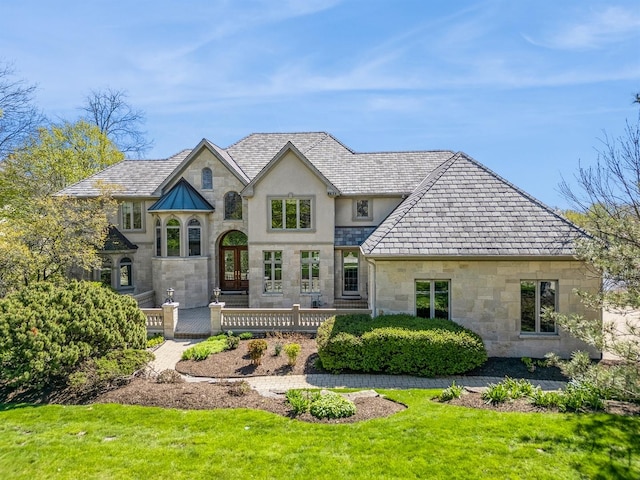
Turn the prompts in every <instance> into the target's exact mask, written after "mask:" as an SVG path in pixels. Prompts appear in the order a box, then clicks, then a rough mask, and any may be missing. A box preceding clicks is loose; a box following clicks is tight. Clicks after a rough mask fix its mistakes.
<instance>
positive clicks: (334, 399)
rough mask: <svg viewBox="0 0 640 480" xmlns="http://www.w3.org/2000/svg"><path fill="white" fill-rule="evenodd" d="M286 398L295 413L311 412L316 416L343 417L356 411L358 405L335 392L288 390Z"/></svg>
mask: <svg viewBox="0 0 640 480" xmlns="http://www.w3.org/2000/svg"><path fill="white" fill-rule="evenodd" d="M286 398H287V402H289V404H290V405H291V408H292V410H293V413H294V415H301V414H303V413H307V412H309V413H311V415H313V416H314V417H316V418H343V417H350V416H352V415H354V414H355V413H356V405H355V404H354V403H353V402H352V401H351V400H347V399H346V398H344V397H343V396H342V395H340V394H338V393H335V392H329V391H323V392H312V391H310V390H288V391H287V393H286Z"/></svg>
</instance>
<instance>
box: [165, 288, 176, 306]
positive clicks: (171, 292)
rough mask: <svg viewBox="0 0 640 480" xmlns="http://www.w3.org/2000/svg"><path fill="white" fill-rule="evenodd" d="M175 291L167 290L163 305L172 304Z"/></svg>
mask: <svg viewBox="0 0 640 480" xmlns="http://www.w3.org/2000/svg"><path fill="white" fill-rule="evenodd" d="M174 292H175V290H174V289H173V288H171V287H169V288H167V299H166V300H165V303H173V294H174Z"/></svg>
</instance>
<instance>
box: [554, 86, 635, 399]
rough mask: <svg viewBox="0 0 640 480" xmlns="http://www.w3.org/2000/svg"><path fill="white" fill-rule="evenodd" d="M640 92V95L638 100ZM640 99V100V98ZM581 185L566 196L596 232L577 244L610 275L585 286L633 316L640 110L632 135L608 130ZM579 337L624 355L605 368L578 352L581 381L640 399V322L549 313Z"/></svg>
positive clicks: (585, 297) (579, 177)
mask: <svg viewBox="0 0 640 480" xmlns="http://www.w3.org/2000/svg"><path fill="white" fill-rule="evenodd" d="M639 100H640V98H638V96H637V97H636V100H635V102H638V101H639ZM639 103H640V102H639ZM575 179H576V184H577V187H571V186H570V185H569V184H568V183H567V182H566V181H564V180H563V181H562V183H561V185H560V190H561V192H562V194H563V196H564V197H565V198H566V199H567V200H568V201H569V202H570V203H571V204H572V206H573V208H574V209H575V210H577V211H578V212H580V213H581V214H582V215H581V217H580V220H581V222H580V223H581V226H582V227H583V228H584V229H585V230H586V231H587V232H588V233H589V234H590V236H589V237H588V238H583V239H581V240H579V241H577V243H576V251H577V255H578V257H579V258H581V259H582V260H584V261H585V262H586V264H587V265H588V266H589V267H590V268H591V269H592V270H593V272H594V273H595V274H597V275H598V276H600V277H601V278H603V280H604V281H603V286H602V289H601V291H600V292H597V293H589V292H577V293H578V295H579V296H580V297H581V300H582V301H583V303H584V304H585V305H587V306H588V307H590V308H592V309H593V310H594V311H598V310H600V311H602V309H604V310H606V311H609V312H618V313H620V314H621V315H625V314H627V313H628V312H630V311H634V310H637V309H640V181H639V179H640V116H639V117H638V119H637V120H636V122H634V123H630V122H627V124H626V128H625V131H624V134H623V135H622V136H620V137H618V138H610V137H609V136H607V135H606V134H605V137H604V139H603V140H602V148H601V149H600V150H598V156H597V162H596V164H595V165H594V166H590V167H583V166H582V165H581V166H580V167H579V169H578V172H577V174H576V175H575ZM549 315H551V316H553V317H554V318H555V319H556V321H557V322H558V324H559V325H560V326H561V327H563V328H564V329H566V330H568V331H569V332H570V333H572V334H573V335H574V336H576V337H577V338H579V339H581V340H584V341H585V342H587V343H588V344H590V345H593V346H595V347H597V348H598V349H599V350H601V351H608V352H611V353H613V354H615V355H617V356H618V357H619V358H620V363H619V365H617V366H616V367H615V368H609V369H604V368H602V367H600V366H594V365H592V364H591V363H590V362H588V357H587V356H586V354H584V353H582V354H576V355H575V356H574V359H573V362H571V363H569V364H564V367H565V368H566V369H567V371H568V372H569V373H571V375H572V376H573V377H575V378H577V379H578V380H582V381H586V382H589V383H590V384H592V385H595V387H596V388H598V389H599V390H600V391H602V392H606V393H607V394H609V395H612V396H617V397H620V398H625V399H634V400H639V399H640V325H639V324H638V323H637V322H635V321H634V320H631V318H630V317H628V319H627V321H626V322H624V324H623V325H621V324H620V323H619V322H617V323H616V322H605V324H604V325H602V324H601V323H600V321H599V319H597V318H585V317H583V316H579V315H562V314H558V313H549Z"/></svg>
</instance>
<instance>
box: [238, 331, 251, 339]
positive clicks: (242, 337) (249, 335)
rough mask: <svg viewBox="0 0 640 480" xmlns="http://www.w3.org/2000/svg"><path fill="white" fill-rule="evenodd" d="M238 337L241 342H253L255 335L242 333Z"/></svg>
mask: <svg viewBox="0 0 640 480" xmlns="http://www.w3.org/2000/svg"><path fill="white" fill-rule="evenodd" d="M238 337H239V338H240V340H251V339H252V338H253V333H251V332H242V333H241V334H240V335H238Z"/></svg>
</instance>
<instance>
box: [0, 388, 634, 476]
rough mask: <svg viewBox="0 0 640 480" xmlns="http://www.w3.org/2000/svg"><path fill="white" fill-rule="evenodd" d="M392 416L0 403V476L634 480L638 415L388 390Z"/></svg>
mask: <svg viewBox="0 0 640 480" xmlns="http://www.w3.org/2000/svg"><path fill="white" fill-rule="evenodd" d="M387 393H388V395H389V397H391V398H394V399H396V400H398V401H401V402H403V403H405V404H407V405H408V406H409V409H407V410H406V411H404V412H401V413H399V414H396V415H393V416H391V417H389V418H384V419H376V420H371V421H368V422H362V423H356V424H347V425H324V424H307V423H303V422H300V421H297V420H292V419H287V418H283V417H279V416H277V415H273V414H270V413H266V412H261V411H253V410H244V409H240V410H216V411H181V410H163V409H159V408H147V407H135V406H121V405H91V406H60V405H47V406H29V405H5V406H0V472H2V478H3V480H8V479H29V480H32V479H33V478H48V479H76V478H90V479H92V478H104V479H107V478H108V479H114V478H115V479H117V478H154V479H164V478H166V479H190V480H193V479H198V478H261V479H262V478H265V479H268V478H274V479H275V478H316V479H324V478H332V479H334V478H349V479H352V478H355V479H358V478H367V479H370V478H377V479H378V478H447V479H449V478H501V479H502V478H522V479H528V478H531V479H547V478H548V479H572V478H603V479H604V478H634V479H635V478H640V418H635V417H618V416H613V415H607V414H588V415H573V414H539V413H529V414H521V413H497V412H492V411H485V410H473V409H465V408H462V407H454V406H449V405H443V404H438V403H434V402H432V401H430V400H429V399H430V398H431V397H433V396H434V395H436V394H437V393H439V392H438V391H428V390H407V391H390V392H387Z"/></svg>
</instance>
